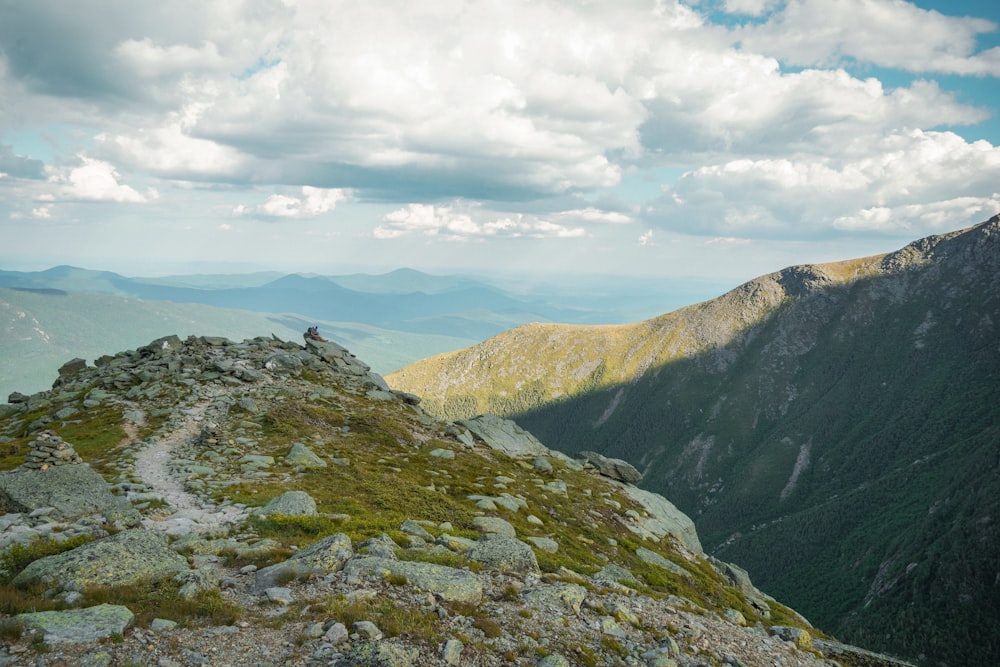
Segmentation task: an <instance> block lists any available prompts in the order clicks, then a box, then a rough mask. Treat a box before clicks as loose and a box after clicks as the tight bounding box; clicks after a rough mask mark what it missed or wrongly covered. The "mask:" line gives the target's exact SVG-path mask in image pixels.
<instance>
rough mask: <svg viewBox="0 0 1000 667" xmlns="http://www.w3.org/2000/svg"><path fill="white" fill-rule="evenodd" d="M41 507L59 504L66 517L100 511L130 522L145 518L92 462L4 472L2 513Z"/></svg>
mask: <svg viewBox="0 0 1000 667" xmlns="http://www.w3.org/2000/svg"><path fill="white" fill-rule="evenodd" d="M41 507H52V508H55V514H56V515H58V516H60V517H62V518H64V519H75V518H78V517H82V516H90V515H93V514H100V515H103V516H105V518H107V519H108V520H110V521H120V522H121V523H122V525H126V526H134V525H138V523H139V521H140V520H141V519H142V517H141V515H140V514H139V512H137V511H136V510H135V509H133V508H132V506H131V505H130V504H129V503H128V501H127V500H125V499H124V498H120V497H117V496H114V495H112V493H111V486H110V485H109V484H108V483H107V482H105V481H104V478H103V477H101V476H100V475H98V474H97V473H96V472H94V470H93V469H92V468H91V467H90V466H88V465H64V466H53V467H51V468H49V469H48V470H25V471H18V472H12V473H8V474H6V475H0V513H28V512H32V511H34V510H36V509H39V508H41Z"/></svg>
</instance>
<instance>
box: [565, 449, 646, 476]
mask: <svg viewBox="0 0 1000 667" xmlns="http://www.w3.org/2000/svg"><path fill="white" fill-rule="evenodd" d="M576 457H577V458H578V459H582V460H584V461H586V462H587V463H589V464H590V465H592V466H594V467H595V468H597V471H598V472H599V473H601V474H602V475H604V476H605V477H610V478H611V479H616V480H618V481H619V482H625V483H627V484H638V483H639V482H641V481H642V473H641V472H639V471H638V470H636V469H635V467H634V466H633V465H632V464H631V463H629V462H628V461H623V460H622V459H610V458H608V457H607V456H604V455H603V454H598V453H597V452H590V451H583V452H580V453H579V454H577V455H576Z"/></svg>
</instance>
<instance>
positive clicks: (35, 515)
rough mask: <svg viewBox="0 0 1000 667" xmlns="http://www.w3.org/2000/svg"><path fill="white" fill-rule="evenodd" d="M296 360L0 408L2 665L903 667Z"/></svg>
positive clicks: (477, 429)
mask: <svg viewBox="0 0 1000 667" xmlns="http://www.w3.org/2000/svg"><path fill="white" fill-rule="evenodd" d="M304 343H305V345H298V344H295V343H289V342H285V341H281V340H278V339H275V338H273V337H271V338H264V337H258V338H254V339H247V340H244V341H243V342H242V343H235V342H232V341H229V340H227V339H224V338H219V337H207V336H200V337H199V336H193V335H192V336H189V337H188V338H186V339H181V338H180V337H178V336H173V335H172V336H165V337H162V338H159V339H156V340H153V341H151V342H150V343H149V344H147V345H144V346H142V347H139V348H137V349H135V350H126V351H122V352H119V353H117V354H115V355H106V356H104V357H101V358H99V359H97V360H95V362H94V365H93V366H91V365H88V364H87V363H86V362H84V361H83V360H81V359H73V360H71V361H69V362H67V363H66V364H64V365H63V366H62V367H61V368H60V371H59V377H58V378H57V380H56V381H55V383H54V384H53V389H52V390H50V391H45V392H38V393H36V394H32V395H30V396H27V395H21V394H17V395H12V396H11V397H10V398H9V400H10V403H9V404H3V405H0V441H2V442H3V444H4V445H5V449H4V451H3V452H0V470H5V471H6V472H2V473H0V631H2V632H3V636H4V639H5V642H6V644H5V645H4V646H3V647H0V656H2V657H3V658H4V662H5V663H6V664H15V665H20V664H31V665H36V666H41V667H56V666H57V665H58V666H63V665H68V664H161V665H164V664H195V663H197V664H205V663H211V664H230V665H240V666H249V665H258V664H304V665H317V666H318V665H336V666H338V667H348V666H357V667H376V666H380V665H388V664H391V665H394V666H395V667H409V666H410V665H422V664H446V665H470V666H480V665H481V666H484V667H485V666H494V665H497V666H499V665H525V666H529V665H535V666H540V667H565V666H566V665H570V664H583V665H613V664H623V663H626V664H642V665H646V667H696V666H697V665H703V664H705V662H706V661H708V662H710V663H713V664H714V663H719V664H721V663H725V664H729V665H745V666H746V667H765V665H766V666H770V665H773V664H774V661H775V660H777V661H779V662H781V663H783V664H796V665H800V666H801V667H825V666H826V665H828V664H830V663H829V661H828V660H827V659H826V658H827V657H828V656H829V657H833V656H836V658H837V660H838V661H840V664H844V665H852V666H854V667H865V666H875V667H883V666H884V667H905V663H902V662H901V661H898V660H894V659H891V658H888V657H886V656H878V655H873V654H868V653H865V652H864V651H860V650H857V649H854V648H852V647H849V646H844V645H841V644H838V643H836V642H833V641H829V640H827V639H824V637H823V634H822V633H821V632H820V631H818V630H816V629H815V628H812V626H810V625H809V623H808V622H807V621H806V620H805V619H804V618H802V617H801V616H799V615H798V614H796V613H795V612H794V611H792V610H790V609H788V608H786V607H784V606H783V605H781V604H780V603H778V602H776V601H775V600H773V598H770V597H769V596H766V595H764V594H763V593H761V592H760V591H759V590H757V589H756V588H755V587H754V586H753V585H752V584H751V583H750V580H749V578H748V577H747V576H746V573H745V572H743V571H742V570H741V569H740V568H739V567H737V566H734V565H730V564H726V563H723V562H721V561H718V560H717V559H712V558H708V557H707V556H706V555H705V554H704V552H703V551H702V550H701V547H700V544H699V543H698V540H697V536H696V535H694V534H693V531H692V526H691V521H690V519H688V518H687V517H684V516H683V515H682V514H680V513H678V512H677V511H676V509H675V508H673V506H672V505H671V504H670V503H669V501H667V500H666V499H664V498H662V497H659V496H655V494H652V493H649V492H647V491H642V490H640V489H636V488H635V487H632V486H631V485H629V484H627V483H625V482H622V481H621V480H619V479H617V478H612V477H608V476H607V475H606V474H605V473H603V472H600V471H599V470H598V469H595V468H594V467H593V466H590V465H587V464H586V463H585V462H583V461H577V460H574V459H572V458H570V457H568V456H565V455H563V454H560V453H558V452H554V451H552V450H549V449H548V448H546V447H545V446H544V445H542V444H541V443H539V442H538V441H537V440H536V439H534V438H533V437H531V436H530V435H529V434H527V433H525V432H524V431H522V430H521V429H519V428H518V427H517V426H516V424H513V423H512V422H506V421H504V420H500V419H495V418H494V419H479V420H472V421H469V422H463V423H452V422H446V421H441V420H437V419H435V418H433V417H431V416H429V415H428V414H427V413H425V412H424V411H423V410H422V409H421V408H420V399H419V397H417V396H414V395H412V394H407V393H403V392H398V391H392V390H389V389H388V388H387V386H386V385H385V384H384V382H383V381H382V380H381V378H380V377H379V376H378V375H376V374H373V373H371V371H370V369H369V367H368V366H367V364H365V363H364V362H363V361H361V360H359V359H357V358H356V357H355V356H354V355H353V354H351V353H350V352H349V351H348V350H346V349H345V348H343V347H341V346H340V345H338V344H336V343H334V342H317V341H313V340H308V339H307V340H305V341H304ZM67 480H72V483H67ZM595 630H596V631H595Z"/></svg>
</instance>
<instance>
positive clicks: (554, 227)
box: [373, 204, 587, 241]
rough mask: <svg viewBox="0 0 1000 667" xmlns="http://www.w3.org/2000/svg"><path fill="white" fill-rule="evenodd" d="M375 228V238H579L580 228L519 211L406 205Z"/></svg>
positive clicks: (452, 239) (456, 206) (581, 229)
mask: <svg viewBox="0 0 1000 667" xmlns="http://www.w3.org/2000/svg"><path fill="white" fill-rule="evenodd" d="M382 223H383V224H381V225H379V226H378V227H376V228H375V230H374V232H373V235H374V236H375V238H377V239H395V238H401V237H407V236H426V237H435V238H440V239H443V240H446V241H465V240H472V239H484V238H534V239H540V238H579V237H582V236H586V235H587V234H586V231H585V230H584V229H583V228H582V227H567V226H565V225H562V224H559V223H555V222H552V221H550V220H546V219H542V218H538V217H536V216H529V215H523V214H507V215H504V214H496V213H493V212H484V211H479V210H475V208H474V207H467V208H463V207H462V206H461V205H460V204H456V205H455V206H435V205H431V204H407V205H406V206H404V207H403V208H401V209H397V210H395V211H392V212H391V213H388V214H387V215H385V216H384V217H383V218H382Z"/></svg>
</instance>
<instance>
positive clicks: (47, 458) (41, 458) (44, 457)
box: [21, 431, 83, 470]
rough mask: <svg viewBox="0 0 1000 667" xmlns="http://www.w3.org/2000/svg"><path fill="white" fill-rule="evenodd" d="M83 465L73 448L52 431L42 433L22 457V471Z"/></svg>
mask: <svg viewBox="0 0 1000 667" xmlns="http://www.w3.org/2000/svg"><path fill="white" fill-rule="evenodd" d="M77 463H83V459H81V458H80V455H79V454H77V453H76V450H75V449H73V446H72V445H70V444H69V443H68V442H66V441H65V440H63V439H62V438H60V437H59V436H58V435H56V434H55V433H54V432H52V431H42V432H41V433H39V434H38V436H37V437H36V438H35V443H34V445H33V446H32V448H31V451H30V452H28V454H27V456H25V457H24V463H23V464H21V469H23V470H47V469H48V468H49V466H65V465H73V464H77Z"/></svg>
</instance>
